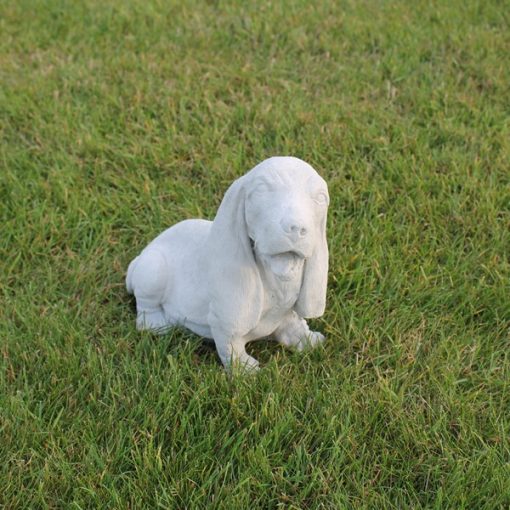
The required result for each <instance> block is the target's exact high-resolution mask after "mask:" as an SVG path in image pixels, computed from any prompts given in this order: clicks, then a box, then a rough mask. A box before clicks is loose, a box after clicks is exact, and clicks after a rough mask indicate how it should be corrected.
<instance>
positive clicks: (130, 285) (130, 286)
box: [126, 257, 139, 294]
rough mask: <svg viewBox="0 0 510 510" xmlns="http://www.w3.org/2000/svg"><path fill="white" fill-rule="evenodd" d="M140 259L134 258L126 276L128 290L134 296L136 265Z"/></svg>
mask: <svg viewBox="0 0 510 510" xmlns="http://www.w3.org/2000/svg"><path fill="white" fill-rule="evenodd" d="M138 259H139V257H136V258H134V259H133V260H132V261H131V264H129V267H128V270H127V275H126V289H127V291H128V292H129V293H130V294H133V292H134V290H133V281H132V280H133V271H134V270H135V267H136V264H137V263H138Z"/></svg>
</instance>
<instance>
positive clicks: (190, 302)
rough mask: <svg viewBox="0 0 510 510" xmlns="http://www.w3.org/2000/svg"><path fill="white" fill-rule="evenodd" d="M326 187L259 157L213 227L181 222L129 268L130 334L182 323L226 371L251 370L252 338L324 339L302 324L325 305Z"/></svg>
mask: <svg viewBox="0 0 510 510" xmlns="http://www.w3.org/2000/svg"><path fill="white" fill-rule="evenodd" d="M328 204H329V196H328V188H327V185H326V182H325V181H324V180H323V179H322V178H321V177H320V176H319V174H317V172H316V171H315V170H314V169H313V168H312V167H311V166H310V165H309V164H307V163H305V162H304V161H301V160H300V159H297V158H293V157H273V158H270V159H267V160H265V161H263V162H262V163H260V164H259V165H257V166H256V167H255V168H253V169H252V170H250V171H249V172H248V173H247V174H245V175H244V176H242V177H241V178H239V179H237V180H236V181H234V183H233V184H232V185H231V186H230V188H229V189H228V190H227V192H226V194H225V196H224V198H223V201H222V202H221V205H220V208H219V209H218V213H217V214H216V218H215V219H214V221H206V220H200V219H194V220H185V221H182V222H180V223H177V224H176V225H174V226H173V227H171V228H169V229H168V230H166V231H164V232H163V233H162V234H161V235H159V236H158V237H156V239H154V240H153V241H152V242H151V243H150V244H149V245H148V246H147V247H146V248H145V249H144V250H143V251H142V253H141V254H140V255H139V256H138V257H136V258H135V259H134V260H133V261H132V262H131V264H130V265H129V268H128V271H127V278H126V286H127V290H128V291H129V292H130V293H132V294H134V295H135V297H136V308H137V320H136V324H137V327H138V329H147V330H151V331H155V332H165V331H166V330H168V328H170V327H172V326H175V325H181V326H185V327H186V328H188V329H190V330H191V331H193V332H194V333H196V334H198V335H201V336H203V337H206V338H210V339H213V340H214V342H215V344H216V348H217V351H218V354H219V357H220V359H221V361H222V362H223V364H224V365H225V367H227V368H229V367H230V366H231V365H233V364H234V365H241V366H242V367H243V368H248V369H254V368H257V367H258V361H257V360H256V359H254V358H253V357H252V356H250V355H248V353H247V352H246V350H245V345H246V343H247V342H250V341H251V340H255V339H257V338H262V337H265V336H268V335H273V336H274V337H275V339H276V340H277V341H278V342H280V343H281V344H283V345H285V346H288V347H295V348H297V349H299V350H301V349H303V348H304V347H306V346H314V345H316V344H318V343H319V342H321V341H322V340H324V336H323V335H322V334H321V333H318V332H311V331H310V329H309V328H308V325H307V323H306V321H305V320H304V318H311V317H319V316H321V315H322V314H323V313H324V308H325V304H326V285H327V274H328V245H327V242H326V214H327V209H328Z"/></svg>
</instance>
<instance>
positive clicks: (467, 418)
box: [0, 0, 510, 510]
mask: <svg viewBox="0 0 510 510" xmlns="http://www.w3.org/2000/svg"><path fill="white" fill-rule="evenodd" d="M509 7H510V6H509V4H508V2H502V1H497V0H490V1H489V0H487V1H473V0H469V1H465V0H463V1H461V0H455V1H454V0H449V1H448V2H447V1H439V0H437V1H434V2H405V1H392V2H390V1H375V0H373V1H371V0H365V1H354V0H352V1H341V2H333V1H329V2H328V1H318V2H305V1H287V2H283V3H280V2H271V3H268V2H266V3H263V2H260V3H258V5H255V4H253V5H252V4H249V5H248V4H247V3H244V2H243V3H241V2H237V3H236V2H233V1H232V2H231V1H225V2H223V1H218V2H215V1H210V2H198V1H190V2H184V3H181V2H173V1H172V2H167V1H163V0H160V1H158V0H144V1H131V2H121V1H117V2H99V1H84V2H64V1H57V0H54V1H49V0H48V1H42V0H39V1H37V0H33V1H25V0H17V1H8V0H7V1H4V2H2V3H1V5H0V34H1V37H0V79H1V82H0V140H1V141H0V195H1V196H0V198H1V200H0V221H1V230H0V232H1V235H0V305H1V306H0V374H1V376H0V507H5V508H8V509H11V508H30V509H32V508H75V509H86V508H117V509H125V508H181V509H182V508H190V509H192V508H218V509H219V508H222V509H242V508H248V509H251V508H262V509H270V508H282V509H283V508H285V509H298V508H299V509H305V508H310V509H315V508H324V509H341V508H374V509H386V508H388V509H390V508H394V509H401V508H435V509H442V508H451V509H461V508H465V509H478V508H483V509H488V510H493V509H496V508H508V507H509V506H510V438H509V435H510V338H509V334H510V260H509V254H510V166H509V164H510V163H509V162H510V121H509V119H510V65H509V59H508V55H509V51H510V14H509V13H510V8H509ZM278 154H279V155H295V156H298V157H301V158H303V159H305V160H306V161H309V162H310V163H311V164H312V165H314V166H315V167H316V168H317V169H318V171H319V172H320V173H321V174H322V175H323V176H324V177H325V178H326V180H327V181H328V183H329V187H330V194H331V206H330V213H329V220H328V237H329V243H330V274H329V288H328V306H327V311H326V314H325V315H324V317H323V318H321V319H320V320H316V321H313V325H314V327H316V328H318V329H319V330H321V331H323V332H325V334H326V335H327V337H328V338H327V342H326V343H325V344H324V346H323V347H321V348H319V349H317V350H315V351H312V352H309V353H306V354H304V355H300V354H296V353H290V352H288V351H285V350H282V349H281V348H279V347H277V346H275V345H274V344H271V343H269V342H258V343H255V344H253V345H252V347H250V349H251V351H252V352H255V356H256V357H258V358H259V359H260V360H261V361H262V364H263V367H264V368H263V369H262V370H261V371H260V373H259V374H257V375H256V376H255V377H247V378H242V377H234V378H229V377H228V376H227V375H226V374H225V373H224V371H223V370H222V368H221V366H220V364H219V362H218V359H217V357H216V353H215V351H214V349H213V348H211V347H209V346H207V345H204V344H202V343H201V342H200V340H199V339H198V338H197V337H194V336H193V335H191V334H188V333H186V332H184V331H174V332H172V333H171V334H169V335H166V336H164V337H156V336H152V335H150V334H141V333H138V332H137V331H136V330H135V312H134V302H133V299H132V298H131V297H130V296H128V295H127V293H126V291H125V289H124V284H123V281H124V274H125V270H126V268H127V265H128V263H129V261H130V260H131V259H132V258H133V257H134V256H135V255H136V254H137V253H138V252H139V251H140V249H141V248H142V247H143V246H144V245H145V244H146V243H147V242H148V241H150V240H151V239H152V238H153V237H154V236H155V235H156V234H158V233H159V232H160V231H161V230H163V229H164V228H167V227H168V226H169V225H171V224H173V223H175V222H177V221H179V220H182V219H184V218H190V217H205V218H212V217H213V216H214V214H215V211H216V209H217V207H218V205H219V202H220V200H221V197H222V196H223V193H224V192H225V190H226V188H227V187H228V185H229V184H230V182H231V181H232V180H233V179H234V178H236V177H237V176H239V175H242V174H243V173H244V172H246V171H247V170H248V169H250V168H251V167H252V166H254V165H255V164H256V163H257V162H259V161H261V160H262V159H265V158H266V157H269V156H271V155H278Z"/></svg>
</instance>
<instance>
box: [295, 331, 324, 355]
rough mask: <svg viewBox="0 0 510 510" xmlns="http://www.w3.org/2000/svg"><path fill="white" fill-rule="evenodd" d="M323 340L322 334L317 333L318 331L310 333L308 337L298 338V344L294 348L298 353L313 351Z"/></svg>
mask: <svg viewBox="0 0 510 510" xmlns="http://www.w3.org/2000/svg"><path fill="white" fill-rule="evenodd" d="M325 339H326V337H325V336H324V335H323V334H322V333H319V332H318V331H310V333H308V335H306V336H303V337H302V338H300V340H299V342H298V343H297V344H296V348H297V350H298V351H303V350H305V349H313V348H314V347H316V346H317V345H319V344H321V343H322V342H324V340H325Z"/></svg>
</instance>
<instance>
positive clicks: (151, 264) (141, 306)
mask: <svg viewBox="0 0 510 510" xmlns="http://www.w3.org/2000/svg"><path fill="white" fill-rule="evenodd" d="M169 279H170V271H169V268H168V264H167V262H166V259H165V257H164V255H163V254H162V253H161V252H160V251H159V250H158V249H154V248H153V249H150V248H149V249H146V250H144V251H143V252H142V253H141V255H140V256H139V257H137V258H136V259H135V260H133V262H131V264H130V265H129V268H128V275H127V278H126V286H127V289H128V291H130V292H132V293H133V294H134V295H135V298H136V312H137V317H136V327H137V328H138V329H139V330H150V331H154V332H155V333H165V332H166V330H168V328H169V327H170V326H171V325H172V324H169V323H168V321H167V320H166V318H165V312H164V310H163V306H162V304H163V299H164V296H165V291H166V289H167V287H168V284H169Z"/></svg>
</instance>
